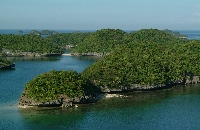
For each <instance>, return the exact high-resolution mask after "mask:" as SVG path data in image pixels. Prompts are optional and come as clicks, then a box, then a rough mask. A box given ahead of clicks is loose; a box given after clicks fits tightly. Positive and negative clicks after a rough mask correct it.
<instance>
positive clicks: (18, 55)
mask: <svg viewBox="0 0 200 130" xmlns="http://www.w3.org/2000/svg"><path fill="white" fill-rule="evenodd" d="M57 55H62V53H36V52H18V53H5V54H3V55H2V56H3V57H22V56H30V57H41V56H57Z"/></svg>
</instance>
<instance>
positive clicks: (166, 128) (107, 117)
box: [0, 56, 200, 130]
mask: <svg viewBox="0 0 200 130" xmlns="http://www.w3.org/2000/svg"><path fill="white" fill-rule="evenodd" d="M97 59H98V58H93V57H73V56H58V57H43V58H31V57H29V58H19V57H9V58H8V60H12V61H14V62H15V64H16V67H15V68H14V69H5V70H0V130H43V129H53V130H54V129H56V130H60V129H61V130H79V129H80V130H94V129H95V130H112V129H115V130H186V129H188V130H199V129H200V123H199V122H200V85H199V84H197V85H186V86H174V87H172V88H169V89H164V90H157V91H146V92H133V93H127V94H124V96H125V97H123V98H121V97H114V98H106V99H102V100H100V101H98V102H97V103H93V104H87V105H79V107H78V108H75V107H72V108H65V109H62V108H37V109H36V108H30V109H23V108H18V107H17V106H18V99H19V96H20V95H21V93H22V91H23V89H24V87H25V84H26V83H27V82H28V81H30V80H31V79H33V78H34V77H35V76H37V75H39V74H42V73H44V72H49V71H50V70H52V69H54V70H76V71H77V72H82V71H83V70H84V69H85V68H86V67H88V66H89V65H90V64H92V63H94V62H95V61H96V60H97Z"/></svg>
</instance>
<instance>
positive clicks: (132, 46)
mask: <svg viewBox="0 0 200 130" xmlns="http://www.w3.org/2000/svg"><path fill="white" fill-rule="evenodd" d="M132 35H133V36H132V41H131V42H129V43H126V44H123V45H121V46H118V47H117V48H115V49H113V50H112V52H111V54H110V55H108V56H105V57H104V59H102V60H98V61H97V62H96V63H94V64H92V65H91V66H89V67H88V68H87V69H86V70H84V71H83V72H82V76H83V77H85V78H88V79H90V80H91V82H92V83H94V84H95V85H96V86H99V87H102V88H103V89H107V88H111V89H112V88H115V89H121V88H122V89H123V88H124V87H126V88H127V87H128V88H129V89H136V88H137V87H139V88H141V87H142V86H141V85H143V86H146V88H153V87H158V86H166V85H168V84H174V83H177V82H184V81H185V80H186V79H187V78H189V76H191V75H199V74H200V73H199V72H200V64H199V60H198V59H199V58H200V56H199V53H200V52H199V49H200V41H197V40H193V41H187V40H182V39H179V38H176V37H174V36H172V35H170V34H166V33H164V32H163V31H160V30H156V29H150V30H141V31H138V32H136V33H134V34H132ZM147 86H148V87H147Z"/></svg>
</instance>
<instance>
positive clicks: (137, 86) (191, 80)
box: [100, 75, 200, 93]
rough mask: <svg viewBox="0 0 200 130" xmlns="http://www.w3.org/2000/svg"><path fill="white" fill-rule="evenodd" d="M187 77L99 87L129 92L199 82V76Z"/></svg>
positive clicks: (107, 90)
mask: <svg viewBox="0 0 200 130" xmlns="http://www.w3.org/2000/svg"><path fill="white" fill-rule="evenodd" d="M189 77H190V78H189V79H180V80H177V81H174V82H170V83H163V84H157V85H142V84H132V85H131V86H119V88H118V89H117V88H108V87H105V86H104V87H102V86H101V87H100V89H101V92H103V93H120V92H131V91H135V90H157V89H163V88H169V87H172V86H175V85H184V84H196V83H200V76H191V75H190V76H189Z"/></svg>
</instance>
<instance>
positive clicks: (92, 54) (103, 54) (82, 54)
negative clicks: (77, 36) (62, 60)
mask: <svg viewBox="0 0 200 130" xmlns="http://www.w3.org/2000/svg"><path fill="white" fill-rule="evenodd" d="M108 54H109V53H106V52H104V53H97V52H89V53H71V55H72V56H105V55H108Z"/></svg>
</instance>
